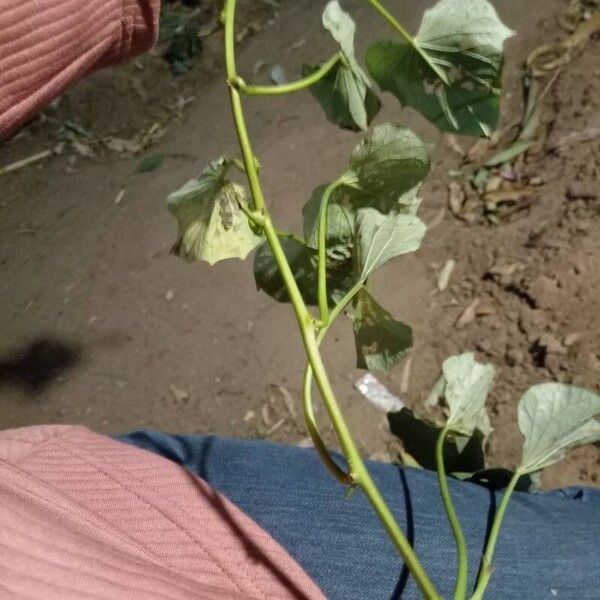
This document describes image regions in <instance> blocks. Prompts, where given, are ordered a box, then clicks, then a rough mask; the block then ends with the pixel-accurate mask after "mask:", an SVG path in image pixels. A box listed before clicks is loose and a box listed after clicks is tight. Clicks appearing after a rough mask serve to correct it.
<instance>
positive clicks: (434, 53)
mask: <svg viewBox="0 0 600 600" xmlns="http://www.w3.org/2000/svg"><path fill="white" fill-rule="evenodd" d="M512 33H513V32H512V31H511V30H510V29H508V28H507V27H506V26H505V25H504V24H503V23H502V21H500V19H499V18H498V15H497V13H496V10H495V9H494V7H493V6H492V5H491V4H490V3H489V2H488V1H487V0H440V2H438V3H437V4H436V5H435V6H434V7H433V8H431V9H429V10H427V11H425V14H424V16H423V21H422V23H421V27H420V29H419V32H418V33H417V35H416V36H415V38H414V39H412V40H410V41H404V42H402V43H395V42H378V43H376V44H374V45H372V46H371V47H370V48H369V49H368V51H367V67H368V70H369V73H370V74H371V76H372V77H373V79H374V80H375V81H376V82H377V84H378V85H379V86H380V87H381V89H383V90H386V91H390V92H392V93H393V94H394V95H395V96H396V97H397V98H398V99H399V100H400V102H401V103H402V104H404V105H408V106H412V107H413V108H414V109H416V110H418V111H419V112H420V113H421V114H422V115H423V116H425V117H426V118H427V119H429V120H430V121H431V122H432V123H434V124H435V125H436V126H437V127H438V128H439V129H441V130H442V131H451V132H456V133H460V134H463V135H475V136H489V135H490V133H491V132H492V130H493V129H494V128H495V127H496V124H497V121H498V115H499V111H500V87H501V79H502V65H503V55H502V49H503V45H504V42H505V40H506V39H507V38H508V37H510V36H511V35H512Z"/></svg>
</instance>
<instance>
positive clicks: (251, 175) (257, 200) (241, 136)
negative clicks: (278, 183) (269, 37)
mask: <svg viewBox="0 0 600 600" xmlns="http://www.w3.org/2000/svg"><path fill="white" fill-rule="evenodd" d="M235 1H236V0H227V5H226V8H225V12H224V27H225V68H226V71H227V81H228V83H229V98H230V100H231V110H232V112H233V121H234V123H235V129H236V131H237V135H238V140H239V143H240V148H241V150H242V157H243V159H244V167H245V171H246V177H247V178H248V184H249V186H250V191H251V192H252V198H253V200H254V208H255V209H256V210H257V211H259V212H264V211H265V210H266V207H265V200H264V197H263V193H262V189H261V187H260V182H259V181H258V173H257V170H256V159H255V157H254V154H253V153H252V146H251V145H250V138H249V137H248V129H247V128H246V120H245V119H244V110H243V108H242V101H241V99H240V93H239V91H238V90H237V89H236V87H235V80H236V78H237V74H236V68H235V37H234V36H235V28H234V19H235Z"/></svg>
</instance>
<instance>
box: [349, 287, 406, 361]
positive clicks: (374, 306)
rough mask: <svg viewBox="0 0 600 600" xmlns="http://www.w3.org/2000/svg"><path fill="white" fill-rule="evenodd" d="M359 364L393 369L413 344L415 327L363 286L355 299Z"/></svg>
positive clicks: (355, 324)
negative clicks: (388, 309) (392, 311)
mask: <svg viewBox="0 0 600 600" xmlns="http://www.w3.org/2000/svg"><path fill="white" fill-rule="evenodd" d="M354 339H355V341H356V356H357V363H356V366H357V367H358V368H360V369H369V370H370V371H385V372H388V371H390V370H391V369H392V368H393V367H394V366H395V365H397V364H398V363H399V362H400V361H401V360H402V359H403V358H404V357H405V356H406V353H407V352H408V350H409V349H410V348H411V346H412V329H411V328H410V327H409V326H408V325H405V324H404V323H402V322H400V321H396V320H395V319H394V318H393V317H392V315H390V313H389V312H387V311H386V310H385V309H383V308H382V307H381V306H380V305H379V304H378V303H377V302H376V301H375V299H374V298H373V297H372V296H371V295H370V294H369V292H367V290H366V289H365V288H362V289H361V290H359V292H358V293H357V295H356V297H355V300H354Z"/></svg>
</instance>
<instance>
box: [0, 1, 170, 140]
mask: <svg viewBox="0 0 600 600" xmlns="http://www.w3.org/2000/svg"><path fill="white" fill-rule="evenodd" d="M159 10H160V0H1V1H0V136H1V135H6V134H7V133H9V132H10V131H11V130H13V129H14V128H15V127H17V126H18V125H19V124H21V123H22V122H23V121H25V120H26V119H27V118H29V117H30V116H31V115H32V114H34V113H35V111H37V110H39V109H40V108H41V107H43V106H44V105H45V104H47V103H48V102H50V101H51V100H52V99H53V98H55V97H56V96H58V95H59V94H60V93H61V92H62V91H63V90H64V89H65V87H67V86H68V85H69V84H70V83H73V82H74V81H77V80H78V79H81V78H82V77H83V76H84V75H86V74H87V73H89V72H90V71H93V70H94V69H96V68H98V67H102V66H107V65H110V64H115V63H118V62H121V61H124V60H126V59H128V58H130V57H131V56H133V55H135V54H138V53H141V52H143V51H145V50H147V49H149V48H151V47H152V45H153V44H154V42H155V40H156V36H157V33H158V15H159Z"/></svg>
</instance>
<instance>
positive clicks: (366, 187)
mask: <svg viewBox="0 0 600 600" xmlns="http://www.w3.org/2000/svg"><path fill="white" fill-rule="evenodd" d="M429 169H430V159H429V149H428V148H427V146H426V145H425V143H424V142H423V141H422V140H421V138H420V137H419V136H418V135H417V134H416V133H414V132H413V131H411V130H410V129H407V128H405V127H400V126H399V125H394V124H393V123H385V124H383V125H378V126H377V127H375V128H373V130H372V131H371V132H370V133H369V134H368V135H367V136H366V137H365V138H364V140H363V141H362V142H361V143H360V144H359V145H358V146H357V147H356V148H355V149H354V151H353V152H352V156H351V158H350V170H349V171H348V172H347V173H346V175H345V178H346V179H347V180H348V182H349V183H350V182H351V183H352V185H354V186H355V187H356V188H358V189H359V190H361V191H362V192H364V194H365V195H366V196H373V202H374V204H371V203H369V206H373V207H374V208H380V209H381V210H382V212H387V211H388V210H391V209H397V207H398V203H399V199H400V198H401V196H402V195H403V194H406V193H407V192H409V191H411V190H413V189H414V188H415V186H417V185H418V184H420V183H421V182H422V181H423V179H425V177H426V176H427V175H428V174H429ZM365 195H363V197H362V200H363V202H365V203H366V202H368V198H366V197H365ZM359 199H360V196H359Z"/></svg>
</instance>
